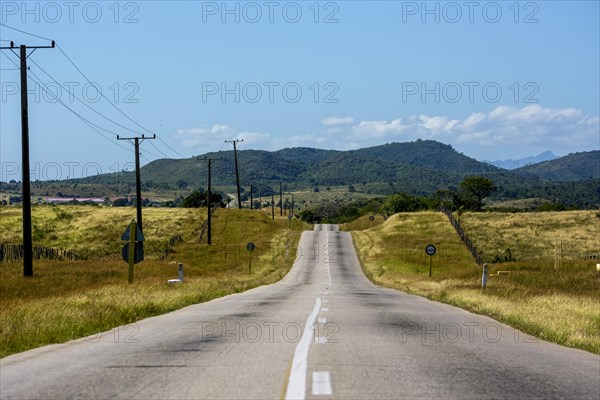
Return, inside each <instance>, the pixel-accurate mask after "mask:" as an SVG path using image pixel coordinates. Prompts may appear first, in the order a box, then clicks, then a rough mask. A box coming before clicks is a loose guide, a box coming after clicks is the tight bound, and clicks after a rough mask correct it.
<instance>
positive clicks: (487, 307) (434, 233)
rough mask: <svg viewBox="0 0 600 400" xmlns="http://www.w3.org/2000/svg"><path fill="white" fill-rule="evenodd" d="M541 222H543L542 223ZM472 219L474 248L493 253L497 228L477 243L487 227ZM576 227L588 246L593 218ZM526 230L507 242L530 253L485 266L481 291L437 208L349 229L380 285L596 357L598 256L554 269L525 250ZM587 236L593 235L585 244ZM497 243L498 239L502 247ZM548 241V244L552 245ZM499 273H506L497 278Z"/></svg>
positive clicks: (476, 272) (477, 273)
mask: <svg viewBox="0 0 600 400" xmlns="http://www.w3.org/2000/svg"><path fill="white" fill-rule="evenodd" d="M485 215H486V216H487V217H486V218H488V220H487V221H486V222H487V223H492V222H491V221H492V220H494V218H495V219H496V220H498V221H501V220H502V218H505V217H506V215H504V214H501V213H486V214H485ZM567 217H570V218H574V216H565V218H567ZM471 218H474V217H471ZM529 218H532V219H534V220H536V221H538V223H539V227H538V228H536V229H540V232H541V231H543V232H544V235H547V236H548V237H554V236H555V235H557V234H558V233H559V232H562V226H561V224H558V223H556V220H555V219H553V218H551V216H550V215H549V214H547V213H540V214H537V215H536V214H533V213H532V214H531V215H530V216H529ZM464 220H466V218H465V219H464ZM543 221H548V223H547V224H545V225H544V222H543ZM586 221H587V222H586ZM472 222H473V223H470V224H465V225H464V227H465V230H467V233H468V234H469V236H470V237H472V238H473V240H474V243H475V245H476V246H478V248H479V249H481V250H483V251H484V253H489V254H491V253H492V252H494V251H496V250H497V249H496V247H497V245H498V241H499V240H500V238H501V236H498V235H499V233H498V232H496V233H495V234H493V233H492V234H489V240H488V241H482V242H481V244H480V242H478V241H477V237H478V236H477V232H479V231H480V230H482V229H485V225H478V224H476V223H475V222H474V221H472ZM498 223H500V222H498ZM522 223H523V224H526V223H527V222H526V221H525V222H522ZM578 224H579V225H577V226H576V229H577V230H578V231H579V232H580V236H579V237H580V238H581V242H582V243H583V244H582V246H584V247H585V246H586V244H585V243H593V240H595V238H597V237H598V236H597V233H596V230H597V229H598V228H597V223H596V222H595V220H594V219H592V218H588V216H585V215H584V216H583V217H582V219H581V220H580V221H579V222H578ZM467 226H468V229H467ZM509 226H510V224H509ZM552 230H554V234H553V233H552V232H550V231H552ZM529 234H530V233H529V231H527V230H526V231H520V230H514V231H513V232H512V240H516V241H517V242H518V243H519V244H520V245H521V249H522V250H523V252H522V253H521V254H522V255H525V254H528V255H529V256H528V257H526V258H523V259H520V260H519V259H518V260H517V261H514V262H505V263H499V264H490V274H491V275H493V276H491V277H490V279H489V284H488V289H487V290H486V291H485V292H484V291H482V290H481V288H480V284H481V283H480V282H481V270H480V268H479V267H478V266H477V265H476V264H475V263H474V262H473V260H472V258H471V257H470V255H469V253H468V251H467V250H466V248H465V247H464V245H463V244H462V242H461V240H460V238H459V237H458V235H456V233H455V232H454V229H453V228H452V226H451V225H450V224H449V223H448V221H447V219H446V217H445V216H444V215H443V214H441V213H436V212H419V213H405V214H396V215H394V216H392V217H390V218H389V219H388V220H387V221H386V222H385V223H383V224H382V225H380V226H377V227H374V228H372V229H367V230H363V231H353V232H352V237H353V240H354V244H355V247H356V249H357V252H358V255H359V258H360V260H361V264H362V267H363V270H364V271H365V274H366V275H367V276H368V277H369V279H371V281H373V282H374V283H376V284H378V285H382V286H387V287H391V288H396V289H399V290H403V291H406V292H409V293H413V294H417V295H420V296H425V297H427V298H430V299H432V300H437V301H441V302H444V303H449V304H453V305H456V306H458V307H461V308H464V309H467V310H470V311H473V312H475V313H478V314H484V315H488V316H490V317H492V318H495V319H497V320H499V321H501V322H504V323H506V324H508V325H511V326H513V327H515V328H517V329H520V330H522V331H524V332H526V333H528V334H531V335H534V336H536V337H538V338H541V339H544V340H548V341H552V342H555V343H559V344H562V345H566V346H571V347H577V348H581V349H584V350H587V351H591V352H594V353H597V354H600V274H599V273H597V272H596V270H595V263H596V262H597V260H583V259H581V258H576V257H572V258H569V257H565V259H564V260H563V266H562V268H561V270H560V271H554V269H553V265H554V264H553V263H554V260H553V258H552V257H553V254H552V256H551V257H548V254H547V253H545V252H541V254H540V252H539V251H537V252H536V250H535V249H528V250H526V248H527V243H538V241H535V242H534V241H531V242H529V240H530V239H529ZM506 235H507V236H510V235H509V234H508V233H506ZM540 235H541V233H540ZM589 237H591V238H593V240H592V241H591V242H589V241H588V239H587V238H589ZM495 238H498V239H497V240H496V239H495ZM519 238H520V239H519ZM540 240H541V241H543V240H544V239H540ZM572 240H576V238H575V237H572ZM428 243H433V244H435V245H436V246H437V249H438V251H437V253H436V255H435V256H434V257H433V277H432V278H429V277H428V270H429V267H428V260H427V257H428V256H426V255H425V251H424V248H425V246H426V245H427V244H428ZM494 246H496V247H494ZM502 246H504V245H503V244H502V243H500V248H501V247H502ZM546 246H550V245H546ZM551 246H552V248H553V246H554V244H553V242H552V244H551ZM586 249H587V247H586ZM588 250H590V251H591V250H593V247H590V248H589V249H588ZM596 251H597V250H596ZM533 255H539V257H533ZM500 270H502V271H510V272H508V273H501V274H500V275H497V273H498V271H500Z"/></svg>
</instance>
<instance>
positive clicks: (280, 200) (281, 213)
mask: <svg viewBox="0 0 600 400" xmlns="http://www.w3.org/2000/svg"><path fill="white" fill-rule="evenodd" d="M279 214H280V215H281V216H283V192H282V191H281V182H279Z"/></svg>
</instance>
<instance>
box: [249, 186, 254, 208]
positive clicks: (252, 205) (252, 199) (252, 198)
mask: <svg viewBox="0 0 600 400" xmlns="http://www.w3.org/2000/svg"><path fill="white" fill-rule="evenodd" d="M253 190H254V188H253V187H252V185H250V209H251V210H252V209H253V208H254V204H252V203H253V202H254V197H252V191H253Z"/></svg>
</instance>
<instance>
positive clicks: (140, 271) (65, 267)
mask: <svg viewBox="0 0 600 400" xmlns="http://www.w3.org/2000/svg"><path fill="white" fill-rule="evenodd" d="M65 209H67V210H68V211H70V212H72V213H73V215H74V216H73V220H75V221H85V222H86V223H87V224H88V225H90V224H91V225H93V224H95V223H97V220H99V219H102V218H104V219H105V220H108V221H116V222H115V223H116V224H117V225H118V226H119V228H118V230H119V231H120V230H121V227H120V223H121V219H123V218H124V220H125V221H126V222H127V221H128V220H129V219H130V216H129V215H121V213H122V211H121V210H120V209H119V210H117V211H116V213H114V214H111V211H114V210H116V209H98V208H97V207H88V208H86V207H82V208H80V207H79V206H78V207H77V208H76V209H71V208H69V207H65ZM3 211H5V210H3ZM37 211H38V212H39V210H37ZM43 211H46V210H43ZM96 211H99V212H100V214H101V217H102V218H101V217H99V216H95V215H94V212H96ZM130 211H131V210H130ZM52 212H53V211H52ZM198 214H199V210H180V209H176V210H156V211H154V210H152V211H150V212H148V213H145V216H146V215H148V226H154V229H153V230H150V229H145V234H146V235H147V236H148V237H149V239H150V236H152V234H154V233H156V232H157V231H158V232H163V231H165V232H167V231H170V230H171V228H172V227H179V229H180V230H178V231H177V232H176V233H181V234H183V236H184V238H185V239H186V241H185V242H184V243H181V244H179V245H177V246H176V247H175V249H174V250H175V252H174V253H171V254H170V255H169V256H168V258H167V259H165V260H160V259H158V257H157V256H151V257H150V258H149V259H147V260H146V261H143V262H142V263H140V264H137V265H136V266H135V279H134V283H133V284H132V285H129V284H128V283H127V264H126V263H125V262H124V261H123V260H121V259H120V251H119V252H118V254H111V255H109V256H103V257H100V258H90V259H89V260H80V261H35V262H34V276H33V277H31V278H23V277H22V264H21V263H17V262H14V263H0V293H1V297H0V356H6V355H9V354H12V353H16V352H20V351H24V350H27V349H30V348H33V347H37V346H42V345H45V344H50V343H60V342H65V341H68V340H71V339H75V338H78V337H82V336H86V335H90V334H93V333H96V332H101V331H104V330H108V329H110V328H112V327H115V326H119V325H123V324H129V323H132V322H134V321H137V320H139V319H142V318H146V317H149V316H153V315H158V314H161V313H165V312H168V311H172V310H175V309H178V308H181V307H184V306H186V305H189V304H194V303H198V302H203V301H207V300H210V299H213V298H216V297H220V296H224V295H227V294H231V293H236V292H240V291H244V290H247V289H249V288H252V287H256V286H259V285H264V284H268V283H273V282H276V281H277V280H279V279H281V278H282V277H283V276H284V275H285V274H286V273H287V271H288V270H289V268H290V267H291V265H292V263H293V260H294V255H295V249H296V247H297V243H298V240H299V238H300V234H301V232H302V230H305V229H307V228H309V227H308V226H306V225H304V224H302V223H301V222H299V221H297V220H294V221H293V223H292V224H291V228H292V229H289V228H288V221H287V220H286V219H283V218H278V219H276V220H275V221H272V220H271V219H270V218H268V217H267V216H266V215H265V214H264V213H261V212H259V211H249V210H218V211H217V212H216V214H215V218H214V225H213V226H214V231H213V243H214V244H213V245H212V246H208V245H206V244H205V243H198V240H197V237H196V233H195V231H194V229H195V228H193V227H192V226H194V225H195V224H196V223H197V216H198ZM42 215H43V214H42ZM200 215H201V214H200ZM192 219H193V220H192ZM2 224H4V219H3V222H2ZM62 229H68V226H67V227H66V228H61V230H59V231H58V232H57V234H58V235H59V236H61V237H63V240H66V239H64V237H69V238H79V237H80V236H79V235H81V234H82V232H86V229H87V228H85V224H81V226H79V227H78V231H79V232H78V233H77V234H73V235H71V234H69V233H68V232H66V231H65V230H62ZM115 229H117V228H115ZM121 233H122V232H119V235H118V236H117V237H116V238H114V235H110V237H111V238H112V239H111V241H112V242H114V244H111V246H110V248H112V247H113V246H114V247H116V248H118V249H119V250H120V246H122V242H121V241H120V234H121ZM169 235H171V232H169V233H168V234H165V236H164V237H165V238H167V237H169ZM249 241H253V242H255V243H256V244H257V249H256V251H255V252H254V253H253V261H252V273H251V274H250V273H249V272H248V253H247V251H246V250H245V244H246V243H247V242H249ZM50 243H52V242H50ZM67 243H68V242H67ZM70 247H71V248H73V246H70ZM108 248H109V247H105V246H104V245H102V246H99V247H98V252H100V253H101V252H103V251H106V250H107V249H108ZM178 262H183V263H184V272H185V283H184V284H183V285H176V286H172V285H168V284H167V283H166V282H167V280H168V279H172V278H176V277H177V263H178Z"/></svg>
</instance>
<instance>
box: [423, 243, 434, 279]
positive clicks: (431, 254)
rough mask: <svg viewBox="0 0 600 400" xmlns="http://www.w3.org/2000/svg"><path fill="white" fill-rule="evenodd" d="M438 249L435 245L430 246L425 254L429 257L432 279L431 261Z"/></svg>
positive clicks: (426, 248)
mask: <svg viewBox="0 0 600 400" xmlns="http://www.w3.org/2000/svg"><path fill="white" fill-rule="evenodd" d="M435 251H436V248H435V246H434V245H432V244H428V245H427V247H425V253H426V254H427V255H428V256H429V277H430V278H431V259H432V257H433V255H434V254H435Z"/></svg>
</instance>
